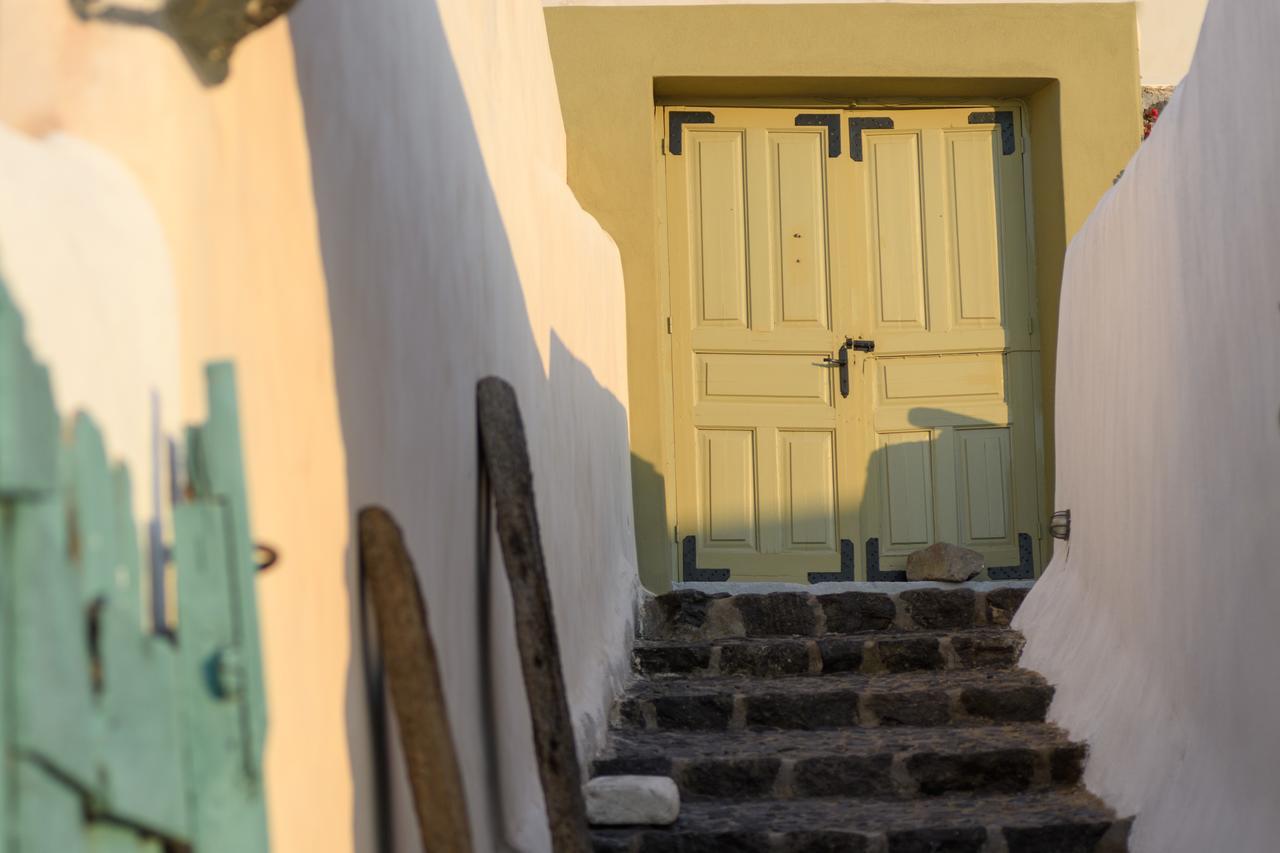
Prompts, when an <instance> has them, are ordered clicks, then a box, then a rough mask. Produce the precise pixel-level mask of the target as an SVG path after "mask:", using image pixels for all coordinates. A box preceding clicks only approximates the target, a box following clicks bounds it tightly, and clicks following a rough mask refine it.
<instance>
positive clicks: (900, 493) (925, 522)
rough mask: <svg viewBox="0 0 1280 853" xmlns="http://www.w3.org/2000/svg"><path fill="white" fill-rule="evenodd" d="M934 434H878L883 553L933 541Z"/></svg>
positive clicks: (919, 546)
mask: <svg viewBox="0 0 1280 853" xmlns="http://www.w3.org/2000/svg"><path fill="white" fill-rule="evenodd" d="M932 445H933V437H932V435H931V434H930V433H928V432H904V433H893V434H891V435H886V436H882V437H881V443H880V447H881V454H880V456H881V459H882V460H883V464H884V480H883V482H884V489H883V491H882V496H883V501H884V507H885V510H886V513H885V515H886V520H887V522H888V524H887V525H886V526H887V528H888V531H887V532H888V537H887V541H886V542H885V543H884V546H885V551H884V552H885V553H889V554H895V553H903V554H906V553H910V552H911V551H914V550H916V549H917V548H924V547H927V546H928V545H929V544H931V543H932V541H933V493H934V488H933V446H932Z"/></svg>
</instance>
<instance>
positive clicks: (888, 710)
mask: <svg viewBox="0 0 1280 853" xmlns="http://www.w3.org/2000/svg"><path fill="white" fill-rule="evenodd" d="M1052 697H1053V688H1052V687H1050V686H1049V685H1048V684H1047V683H1046V682H1045V680H1044V679H1043V678H1041V677H1040V676H1038V675H1036V674H1035V673H1032V672H1028V671H1026V670H1022V669H973V670H943V671H934V672H912V673H895V674H883V675H863V674H861V673H840V674H834V673H833V674H830V675H796V676H791V677H788V678H773V679H753V678H749V677H736V678H731V677H724V676H719V677H693V678H665V679H650V680H646V681H640V682H638V683H637V684H635V685H634V686H633V687H632V688H631V690H630V691H629V692H628V694H627V695H626V696H625V697H623V699H622V700H621V701H620V702H619V703H618V706H617V722H618V724H619V725H620V726H622V727H628V728H644V729H740V728H744V727H751V728H757V727H764V728H780V729H815V728H833V727H840V726H852V725H862V726H875V725H906V726H942V725H946V724H948V723H953V722H964V721H968V720H990V721H995V722H1043V721H1044V717H1045V712H1046V711H1047V710H1048V707H1049V700H1050V699H1051V698H1052Z"/></svg>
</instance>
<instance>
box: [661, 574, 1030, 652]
mask: <svg viewBox="0 0 1280 853" xmlns="http://www.w3.org/2000/svg"><path fill="white" fill-rule="evenodd" d="M1029 589H1030V587H1028V586H1025V585H1023V586H1009V587H997V588H992V589H973V588H969V587H960V588H945V587H932V586H922V587H918V588H911V589H904V590H899V591H895V592H867V591H859V590H850V591H846V592H833V593H826V594H824V595H813V594H811V593H807V592H770V593H740V594H738V595H729V594H727V593H714V594H712V593H705V592H702V591H700V590H693V589H681V590H675V591H673V592H668V593H665V594H663V595H659V596H657V597H655V598H652V599H650V600H649V601H647V602H646V603H645V608H644V618H643V620H642V625H641V631H640V635H641V636H642V637H643V638H645V639H651V640H707V639H718V638H724V637H788V636H795V637H819V636H823V635H825V634H852V633H857V632H859V631H883V630H886V629H888V628H890V627H897V628H899V629H907V630H913V629H921V630H941V631H954V630H961V629H965V628H973V627H981V626H993V627H1004V626H1007V625H1008V624H1009V622H1010V621H1011V620H1012V619H1013V615H1014V613H1015V612H1017V609H1018V607H1019V606H1020V605H1021V604H1022V600H1023V598H1025V597H1026V595H1027V592H1028V591H1029Z"/></svg>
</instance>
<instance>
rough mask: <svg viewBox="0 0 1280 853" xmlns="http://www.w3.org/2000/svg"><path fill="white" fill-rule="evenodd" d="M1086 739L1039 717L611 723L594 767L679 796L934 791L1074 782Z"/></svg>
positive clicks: (882, 794) (901, 795)
mask: <svg viewBox="0 0 1280 853" xmlns="http://www.w3.org/2000/svg"><path fill="white" fill-rule="evenodd" d="M1084 757H1085V747H1084V746H1083V745H1082V744H1077V743H1072V742H1071V741H1070V740H1069V739H1068V738H1067V737H1066V735H1065V734H1064V733H1063V732H1062V730H1061V729H1059V728H1057V727H1056V726H1051V725H1046V724H1042V723H1023V724H1019V725H996V726H991V725H984V726H977V725H970V726H953V727H946V728H904V727H896V728H846V729H826V730H821V731H761V732H681V731H667V732H661V731H659V732H644V731H618V732H615V733H614V735H613V737H612V738H611V741H610V745H609V749H608V752H607V753H605V755H604V756H602V757H601V758H599V759H597V760H596V762H595V765H594V768H593V769H594V774H595V775H597V776H614V775H624V774H640V775H657V776H670V777H671V778H673V779H675V780H676V782H677V783H678V784H679V785H680V791H681V795H682V797H685V798H688V799H699V798H708V797H721V798H730V799H744V798H749V797H773V798H777V799H789V798H793V797H829V796H843V797H878V798H895V797H898V798H911V797H919V796H925V797H934V796H938V795H941V794H947V793H952V792H956V791H969V792H982V793H1017V792H1020V791H1027V790H1035V789H1043V788H1049V787H1053V786H1062V785H1074V784H1076V783H1077V782H1079V781H1080V775H1081V771H1082V768H1083V763H1084Z"/></svg>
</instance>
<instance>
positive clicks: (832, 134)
mask: <svg viewBox="0 0 1280 853" xmlns="http://www.w3.org/2000/svg"><path fill="white" fill-rule="evenodd" d="M796 127H825V128H826V129H827V156H828V157H839V156H840V116H838V115H832V114H830V113H800V115H798V116H796Z"/></svg>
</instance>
